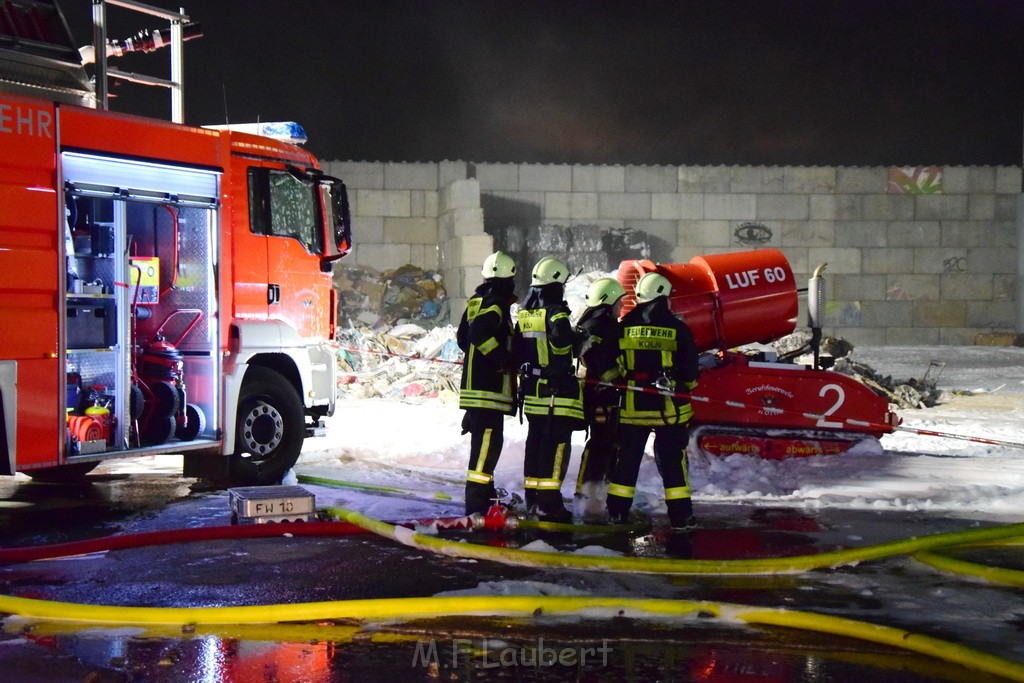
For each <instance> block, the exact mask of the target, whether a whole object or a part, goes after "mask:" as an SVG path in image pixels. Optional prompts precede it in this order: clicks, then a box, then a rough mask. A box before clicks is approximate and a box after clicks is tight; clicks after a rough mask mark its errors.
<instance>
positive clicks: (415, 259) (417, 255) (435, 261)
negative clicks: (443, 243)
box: [409, 244, 440, 270]
mask: <svg viewBox="0 0 1024 683" xmlns="http://www.w3.org/2000/svg"><path fill="white" fill-rule="evenodd" d="M409 263H411V264H412V265H414V266H417V267H418V268H422V269H423V270H437V268H438V265H439V263H440V260H439V250H438V248H437V245H436V244H410V245H409Z"/></svg>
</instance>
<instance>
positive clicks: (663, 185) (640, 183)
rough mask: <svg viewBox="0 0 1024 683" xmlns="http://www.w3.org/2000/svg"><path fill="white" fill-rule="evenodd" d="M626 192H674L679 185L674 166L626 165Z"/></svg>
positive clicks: (677, 173)
mask: <svg viewBox="0 0 1024 683" xmlns="http://www.w3.org/2000/svg"><path fill="white" fill-rule="evenodd" d="M625 184H626V192H675V191H676V190H677V188H678V187H679V169H678V167H676V166H626V177H625Z"/></svg>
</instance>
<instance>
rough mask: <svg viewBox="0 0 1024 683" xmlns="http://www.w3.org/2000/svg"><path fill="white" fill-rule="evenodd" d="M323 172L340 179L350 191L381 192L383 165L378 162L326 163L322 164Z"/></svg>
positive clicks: (382, 187) (382, 186)
mask: <svg viewBox="0 0 1024 683" xmlns="http://www.w3.org/2000/svg"><path fill="white" fill-rule="evenodd" d="M322 163H323V165H322V167H323V169H324V172H326V173H327V174H329V175H332V176H334V177H335V178H341V179H342V180H343V181H344V182H345V186H346V187H348V190H349V193H352V190H383V189H384V164H383V163H381V162H379V161H327V162H322Z"/></svg>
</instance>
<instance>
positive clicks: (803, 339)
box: [771, 330, 949, 408]
mask: <svg viewBox="0 0 1024 683" xmlns="http://www.w3.org/2000/svg"><path fill="white" fill-rule="evenodd" d="M810 339H811V333H810V332H808V331H806V330H799V331H797V332H794V333H793V334H790V335H787V336H785V337H783V338H782V339H779V340H778V341H776V342H774V343H773V344H772V345H771V346H772V347H773V348H775V350H776V351H777V352H778V353H779V355H780V356H785V355H787V354H799V353H800V352H801V350H803V349H804V347H806V346H807V344H808V343H809V342H810ZM853 348H854V347H853V344H851V343H850V342H848V341H847V340H845V339H840V338H838V337H824V338H823V339H822V340H821V352H820V357H821V358H824V359H826V363H827V362H829V361H831V362H832V366H831V369H832V370H835V371H836V372H841V373H843V374H844V375H849V376H850V377H853V378H854V379H856V380H857V381H858V382H860V383H861V384H865V385H867V386H868V387H870V388H871V389H873V390H874V391H875V393H877V394H878V395H880V396H885V397H887V398H888V399H889V400H890V401H891V402H892V403H894V404H896V405H897V406H899V407H900V408H930V407H932V406H935V405H938V404H939V403H942V402H943V401H947V400H949V392H948V391H946V390H943V389H939V388H938V386H937V384H938V379H939V375H941V373H942V367H943V366H944V365H945V364H944V363H942V362H940V361H931V362H930V363H929V365H928V367H927V368H926V369H925V372H924V376H923V377H921V378H915V377H912V378H910V379H893V377H892V376H891V375H881V374H879V373H878V372H877V371H876V370H875V369H874V368H872V367H871V366H870V365H868V364H866V363H861V362H859V361H857V360H855V359H854V356H853ZM796 360H797V361H798V362H801V363H808V364H810V363H812V362H813V357H812V356H811V355H810V353H807V354H806V355H798V356H797V358H796Z"/></svg>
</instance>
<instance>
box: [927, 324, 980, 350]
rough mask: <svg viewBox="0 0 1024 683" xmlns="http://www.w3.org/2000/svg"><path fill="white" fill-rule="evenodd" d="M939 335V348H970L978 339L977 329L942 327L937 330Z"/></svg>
mask: <svg viewBox="0 0 1024 683" xmlns="http://www.w3.org/2000/svg"><path fill="white" fill-rule="evenodd" d="M936 332H938V334H939V341H938V342H936V344H937V345H939V346H970V345H971V344H972V343H973V342H974V339H975V337H977V334H978V330H977V328H970V327H965V328H958V327H940V328H938V329H937V330H936Z"/></svg>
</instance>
